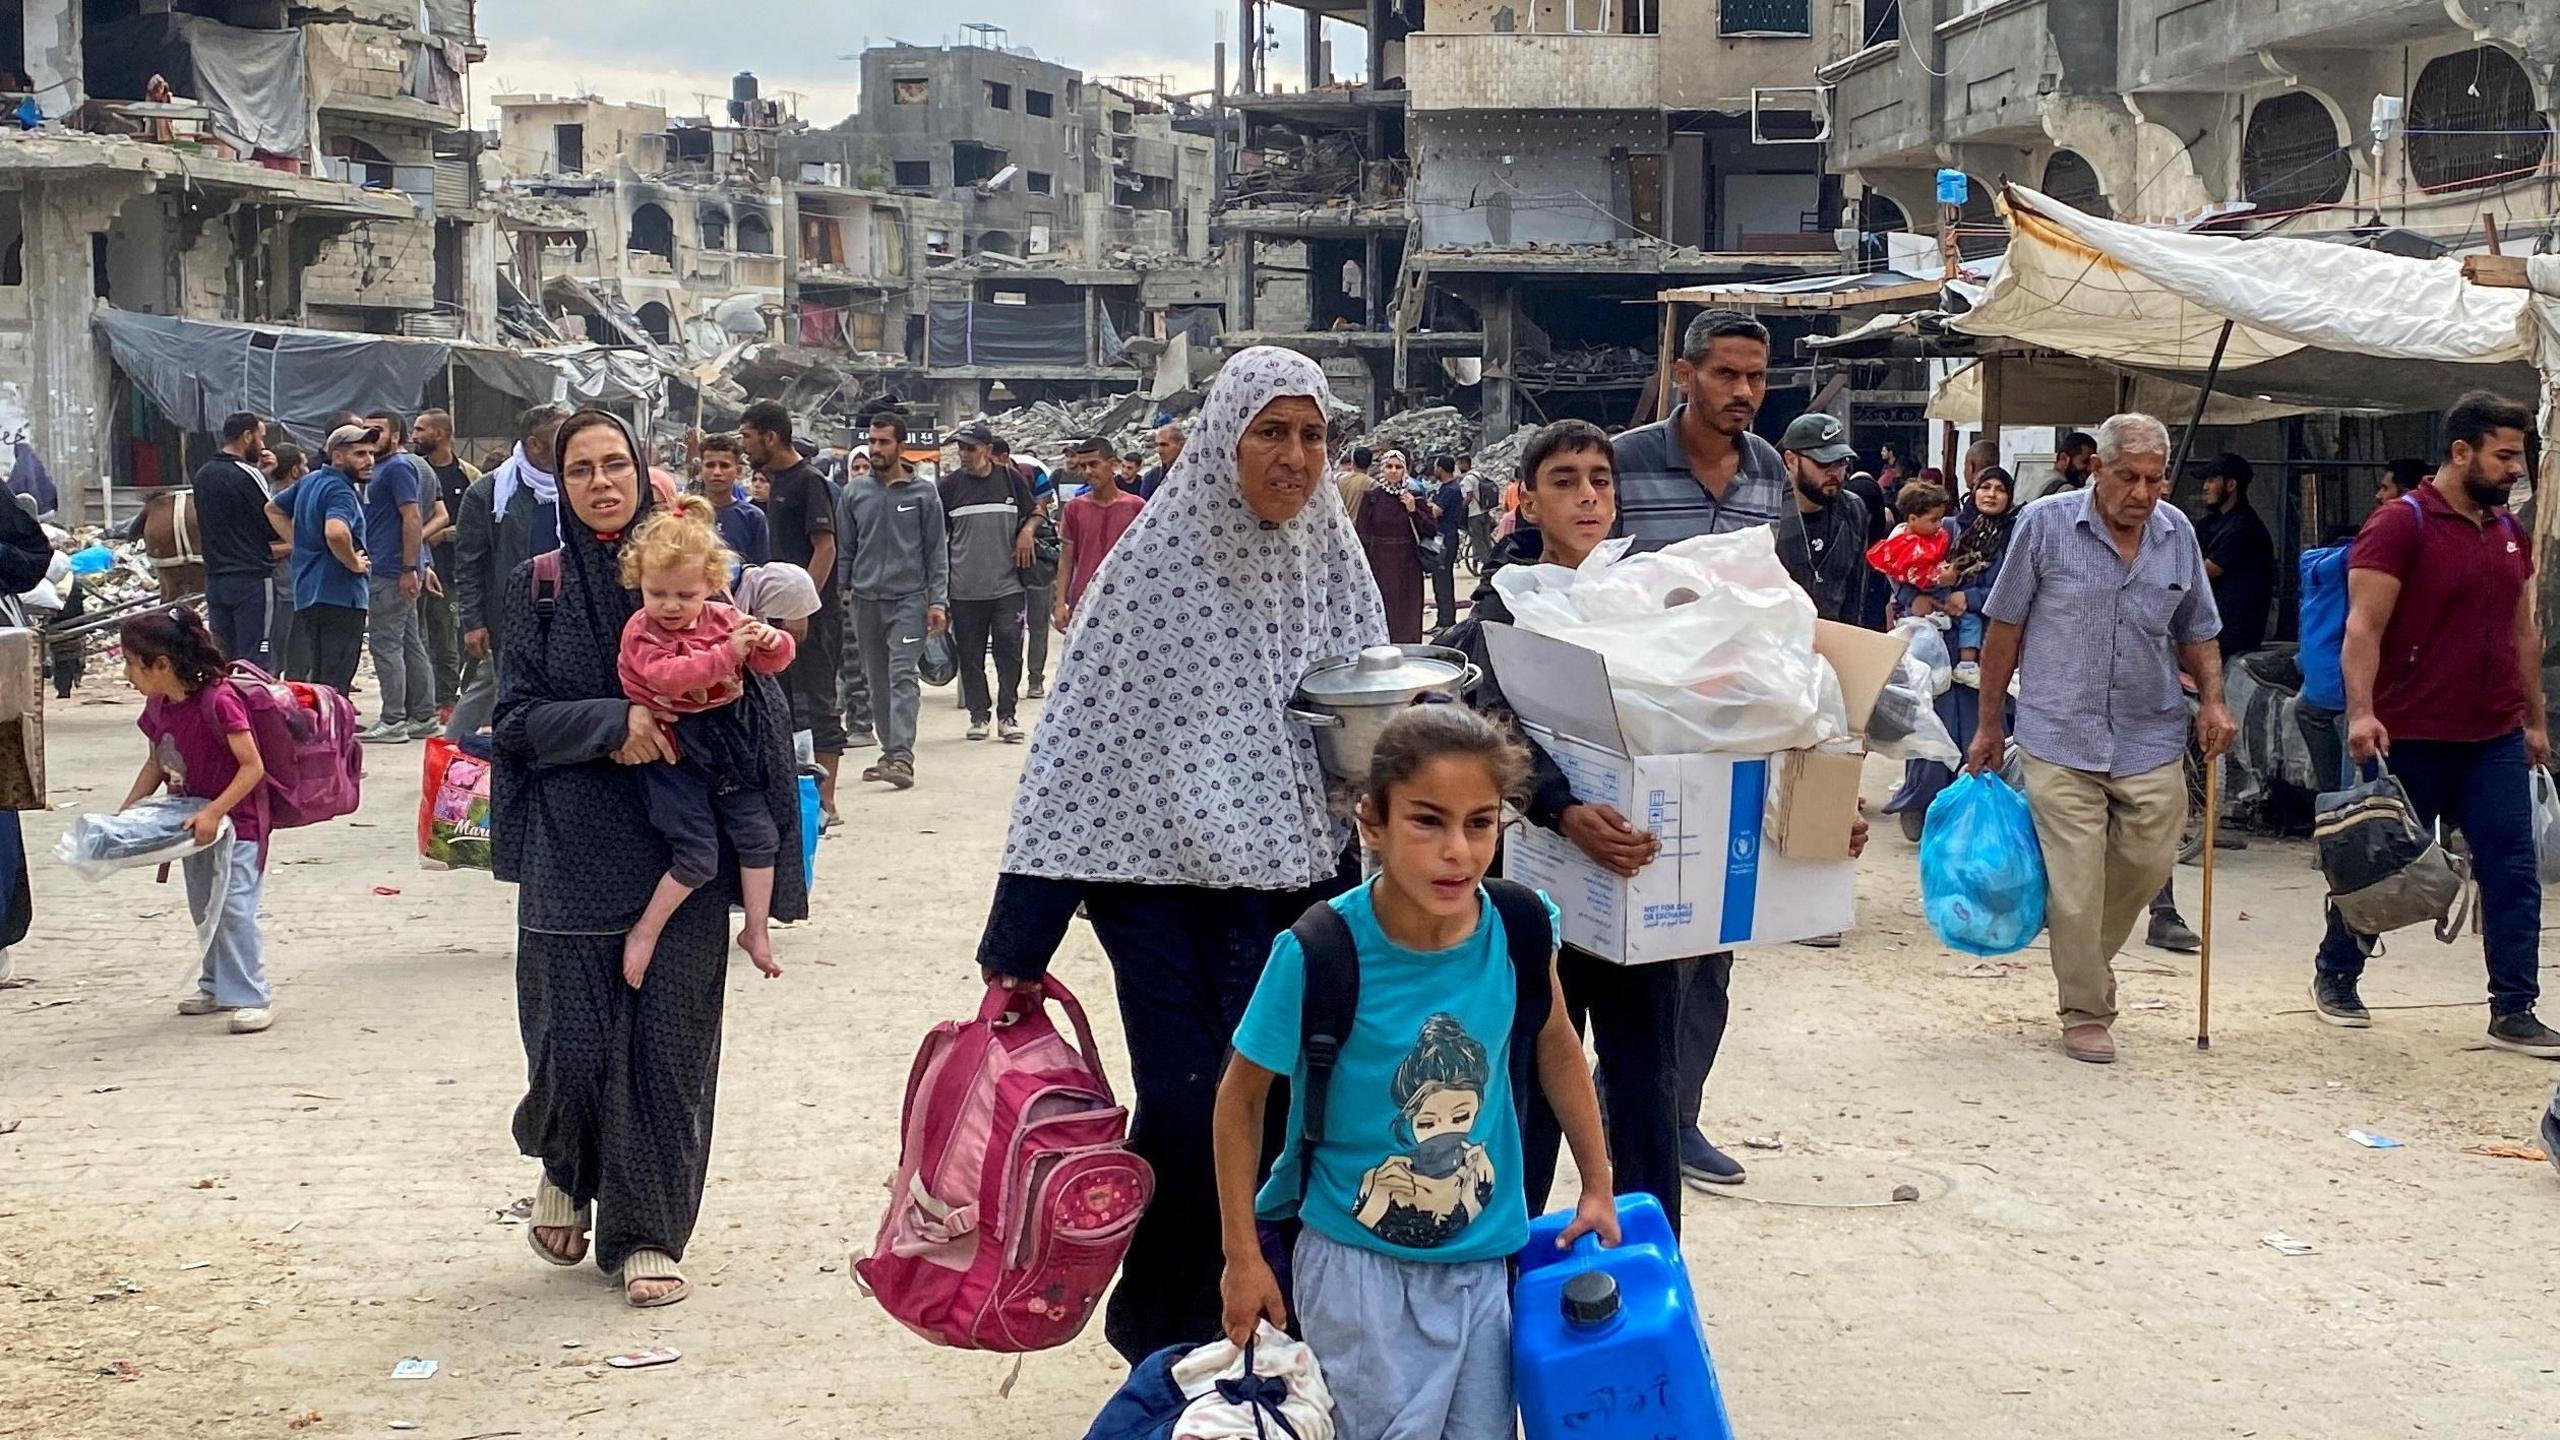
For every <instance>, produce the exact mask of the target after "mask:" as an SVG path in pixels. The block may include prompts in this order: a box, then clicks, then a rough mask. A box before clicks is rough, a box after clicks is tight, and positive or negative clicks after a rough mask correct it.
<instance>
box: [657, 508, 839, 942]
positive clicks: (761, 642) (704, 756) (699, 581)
mask: <svg viewBox="0 0 2560 1440" xmlns="http://www.w3.org/2000/svg"><path fill="white" fill-rule="evenodd" d="M737 559H738V557H737V556H736V555H735V554H734V553H732V552H731V551H730V549H729V547H728V546H726V545H724V544H722V543H721V540H720V532H719V530H718V529H716V528H715V527H714V523H713V518H712V510H711V502H710V501H708V500H706V499H704V498H702V497H701V496H699V495H688V496H686V497H684V498H683V499H682V500H679V501H677V502H676V505H675V508H673V509H671V510H662V511H660V512H659V513H657V514H655V515H652V516H650V517H649V518H648V519H647V520H645V521H642V522H641V524H640V526H639V528H638V529H636V530H634V531H632V532H631V543H630V544H628V545H625V546H624V547H623V548H622V583H623V584H624V585H625V586H627V587H629V588H631V589H633V590H637V591H639V592H640V608H639V609H637V610H635V611H633V612H632V613H631V619H630V620H629V621H628V622H626V623H625V624H624V625H623V627H622V656H621V661H620V666H619V668H620V670H621V674H622V693H623V694H625V695H627V696H629V697H630V699H631V703H632V704H634V705H645V706H647V707H648V708H649V709H650V710H651V711H653V712H654V713H656V714H657V715H659V716H660V717H661V718H662V719H663V718H666V717H673V720H674V726H675V734H674V744H675V750H676V758H675V760H674V761H673V762H672V763H670V764H665V765H643V766H641V767H640V771H639V776H640V794H641V796H642V798H643V799H644V800H645V801H646V803H647V804H648V807H649V823H650V824H652V825H655V826H656V827H657V828H658V833H659V834H660V835H663V836H665V837H666V841H667V851H668V856H669V860H668V864H667V873H666V874H664V875H662V876H660V877H659V878H658V888H657V890H656V891H655V892H653V893H652V894H651V895H650V896H649V908H647V909H646V910H643V911H641V912H640V922H639V923H638V924H636V925H634V926H632V927H631V933H630V934H629V935H627V936H625V937H624V938H623V942H622V978H623V981H624V982H625V983H626V984H628V985H630V986H631V988H633V989H635V990H637V989H639V988H640V984H641V981H642V979H643V977H645V976H646V975H647V974H648V971H649V957H650V956H651V955H652V954H653V953H655V952H656V950H657V946H658V935H659V932H660V931H663V930H664V929H666V925H667V917H668V916H670V915H673V914H674V913H675V912H676V907H677V906H678V905H681V904H683V903H684V901H685V897H687V896H689V895H691V894H692V893H693V892H694V891H696V890H699V889H701V888H702V887H703V886H705V885H707V884H709V883H711V880H712V877H713V876H715V875H717V874H718V873H719V871H720V842H721V841H722V840H724V839H725V840H727V841H728V842H729V848H730V849H732V850H735V851H736V852H737V854H738V887H739V889H740V890H741V891H742V892H744V898H745V900H746V911H747V917H746V923H745V925H744V926H743V927H742V928H741V929H740V930H739V932H738V948H739V949H742V950H744V951H746V952H747V958H748V959H750V960H752V961H754V962H755V966H756V968H757V969H758V970H761V971H763V972H764V974H765V977H766V978H767V979H770V978H772V977H774V976H776V975H779V974H781V973H782V967H781V966H779V965H776V964H774V963H773V939H772V935H771V933H770V932H769V931H768V930H767V929H766V921H767V919H768V918H769V917H770V916H771V914H772V910H773V861H774V855H775V854H776V852H778V851H779V850H780V849H781V846H782V835H781V831H780V829H779V828H778V827H777V826H776V825H775V824H774V818H773V812H772V810H771V809H770V808H769V807H767V805H766V804H765V794H764V791H765V778H766V777H765V753H766V751H767V750H769V749H770V748H771V747H770V746H769V745H768V744H767V741H768V740H769V739H770V737H768V736H766V735H763V734H762V733H760V730H759V727H758V725H757V721H756V714H755V711H754V709H753V708H752V707H750V706H745V705H740V704H739V703H738V701H740V700H741V699H744V698H745V696H746V693H747V687H746V676H747V674H748V672H750V671H752V672H754V673H755V674H758V675H780V674H781V673H782V672H783V671H784V670H786V669H788V668H790V665H791V656H792V653H793V646H792V643H791V637H790V636H789V635H787V634H785V633H784V632H782V631H780V630H777V629H775V628H773V627H772V626H770V625H767V624H765V623H764V622H763V621H761V620H758V619H756V618H755V617H754V616H752V615H748V614H743V613H741V612H740V611H738V610H737V609H735V608H733V607H731V606H729V605H726V604H723V603H721V602H720V601H717V600H714V599H712V598H711V597H712V596H713V595H716V594H718V593H720V592H721V591H722V590H724V589H725V588H727V586H728V583H729V567H731V566H732V565H734V564H736V563H737ZM795 833H796V832H795Z"/></svg>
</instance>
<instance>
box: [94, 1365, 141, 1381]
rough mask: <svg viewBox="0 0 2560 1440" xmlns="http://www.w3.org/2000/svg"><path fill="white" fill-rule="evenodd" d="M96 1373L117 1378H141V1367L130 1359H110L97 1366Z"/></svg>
mask: <svg viewBox="0 0 2560 1440" xmlns="http://www.w3.org/2000/svg"><path fill="white" fill-rule="evenodd" d="M98 1373H99V1374H101V1375H107V1376H112V1377H113V1378H115V1379H118V1380H139V1379H141V1378H142V1367H141V1366H139V1365H136V1364H134V1363H133V1362H132V1361H130V1360H110V1361H108V1362H107V1363H106V1364H104V1365H101V1366H99V1367H98Z"/></svg>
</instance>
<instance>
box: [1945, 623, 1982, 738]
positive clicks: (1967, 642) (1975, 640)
mask: <svg viewBox="0 0 2560 1440" xmlns="http://www.w3.org/2000/svg"><path fill="white" fill-rule="evenodd" d="M1987 628H1988V626H1987V625H1986V623H1985V622H1984V620H1983V618H1982V612H1981V611H1979V610H1967V611H1966V612H1964V613H1963V614H1961V615H1959V616H1957V617H1956V628H1955V633H1954V640H1955V645H1954V647H1953V648H1954V652H1955V653H1954V656H1953V658H1955V659H1958V660H1961V659H1963V658H1964V652H1965V651H1967V650H1979V649H1981V648H1982V632H1983V631H1984V630H1985V629H1987ZM1956 743H1957V744H1960V745H1961V744H1964V743H1966V742H1964V741H1962V740H1959V741H1957V742H1956Z"/></svg>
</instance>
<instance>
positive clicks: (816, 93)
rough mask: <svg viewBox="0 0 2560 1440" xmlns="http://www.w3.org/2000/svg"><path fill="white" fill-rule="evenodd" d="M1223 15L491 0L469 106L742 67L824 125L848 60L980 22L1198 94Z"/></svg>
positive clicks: (802, 2)
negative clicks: (484, 49)
mask: <svg viewBox="0 0 2560 1440" xmlns="http://www.w3.org/2000/svg"><path fill="white" fill-rule="evenodd" d="M1235 13H1236V7H1235V5H1234V3H1233V0H959V3H956V4H953V3H926V4H913V3H900V4H892V3H889V0H854V3H852V4H850V5H840V6H839V5H824V4H813V3H809V0H600V3H595V4H590V5H584V6H557V5H550V4H544V3H540V0H490V3H487V4H484V5H482V6H481V8H480V30H481V37H482V39H484V40H485V41H486V42H487V43H488V46H489V58H488V60H487V61H485V62H483V63H482V64H480V65H478V66H475V67H474V68H473V70H472V72H471V88H472V101H473V106H474V109H475V111H476V112H477V113H478V114H479V115H480V116H481V117H483V118H484V119H485V118H489V117H491V115H492V112H491V111H490V110H489V108H488V107H489V101H490V100H491V99H492V98H493V97H495V96H498V95H501V94H521V93H547V94H552V95H574V94H580V93H591V94H596V95H600V96H603V97H604V98H606V99H608V100H622V101H636V102H642V103H647V104H663V105H665V106H666V107H667V109H668V110H670V111H672V112H675V113H677V114H699V113H702V111H703V109H704V106H703V104H702V102H700V101H699V100H697V99H695V98H694V97H695V96H697V95H712V96H717V97H719V98H720V99H722V100H724V101H725V100H726V98H727V96H728V93H729V77H730V76H732V75H734V74H736V73H737V72H738V71H740V70H753V71H754V72H755V73H756V75H757V77H758V78H759V79H761V80H762V81H763V84H764V93H765V94H766V95H767V96H773V95H776V94H777V93H780V92H793V93H795V94H796V95H797V97H798V99H797V102H796V103H797V108H798V110H799V113H800V116H801V118H802V119H804V120H807V121H809V122H810V123H811V124H815V125H832V124H834V123H836V122H837V121H838V120H841V119H843V118H844V117H845V116H847V115H849V114H851V113H853V111H854V110H855V109H856V108H857V101H858V99H859V97H860V93H861V78H860V68H859V66H858V64H857V63H856V62H855V61H854V60H853V58H852V57H853V55H854V54H856V53H857V52H859V51H861V50H862V49H863V48H864V47H866V46H869V45H879V44H886V43H888V42H889V41H890V39H891V38H892V37H894V38H896V39H898V40H903V41H906V42H909V43H911V44H917V45H947V44H952V43H956V41H957V40H958V38H959V27H960V26H961V25H963V24H967V23H972V22H978V21H983V22H986V23H988V24H994V25H1002V26H1005V27H1006V28H1007V29H1008V30H1009V31H1010V32H1011V35H1010V38H1011V42H1012V44H1013V45H1015V46H1017V47H1026V46H1027V47H1029V48H1030V49H1031V50H1033V51H1035V52H1037V53H1038V54H1039V56H1040V57H1041V58H1042V59H1044V60H1053V61H1056V62H1058V63H1060V64H1063V65H1071V66H1074V67H1076V68H1077V69H1080V70H1083V71H1085V72H1086V73H1088V74H1092V75H1144V76H1170V77H1171V78H1172V79H1173V80H1174V82H1175V89H1177V90H1189V89H1193V88H1199V89H1206V88H1208V85H1209V78H1210V71H1211V63H1210V57H1211V47H1212V46H1213V45H1214V44H1215V42H1216V41H1217V39H1218V38H1219V32H1218V28H1217V27H1218V19H1217V17H1218V16H1220V15H1224V16H1226V17H1227V21H1226V23H1227V27H1228V29H1229V30H1233V28H1234V25H1235V18H1234V17H1235ZM1282 28H1283V29H1285V30H1287V31H1289V32H1290V33H1289V34H1287V35H1286V36H1284V37H1283V50H1282V54H1283V55H1294V54H1295V53H1296V47H1297V44H1298V36H1297V27H1296V26H1294V25H1289V26H1283V27H1282ZM1337 48H1338V49H1339V48H1346V47H1340V46H1338V47H1337ZM840 57H841V58H840ZM1277 73H1280V74H1294V73H1296V71H1295V69H1294V68H1291V69H1285V70H1280V71H1278V72H1277Z"/></svg>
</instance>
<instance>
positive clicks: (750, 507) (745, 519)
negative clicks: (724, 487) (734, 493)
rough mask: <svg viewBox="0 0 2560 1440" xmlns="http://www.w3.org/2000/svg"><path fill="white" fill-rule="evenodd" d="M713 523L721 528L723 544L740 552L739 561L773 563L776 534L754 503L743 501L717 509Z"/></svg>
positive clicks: (714, 508)
mask: <svg viewBox="0 0 2560 1440" xmlns="http://www.w3.org/2000/svg"><path fill="white" fill-rule="evenodd" d="M711 521H712V523H713V524H715V525H717V526H719V527H720V539H721V540H722V542H723V543H725V544H727V545H728V547H729V548H730V549H732V550H735V551H736V552H738V559H739V560H741V561H743V562H745V563H746V564H749V565H762V564H765V563H766V562H768V561H770V560H772V559H773V533H772V530H771V528H770V527H768V526H767V525H766V524H765V521H764V512H763V511H762V510H759V509H757V508H756V505H755V502H754V501H752V500H748V499H745V498H740V499H736V500H732V501H730V502H729V503H728V504H727V505H714V506H712V507H711Z"/></svg>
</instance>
